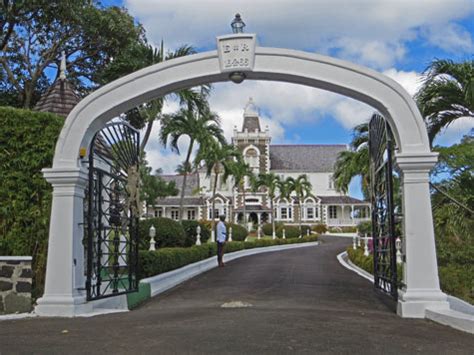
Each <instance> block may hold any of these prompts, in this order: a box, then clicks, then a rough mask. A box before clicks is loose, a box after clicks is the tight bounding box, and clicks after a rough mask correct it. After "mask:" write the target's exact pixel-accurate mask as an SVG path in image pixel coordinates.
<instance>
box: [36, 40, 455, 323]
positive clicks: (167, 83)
mask: <svg viewBox="0 0 474 355" xmlns="http://www.w3.org/2000/svg"><path fill="white" fill-rule="evenodd" d="M236 72H237V73H238V74H240V75H241V74H242V73H243V74H244V75H245V77H246V79H247V80H270V81H283V82H289V83H295V84H301V85H307V86H311V87H315V88H320V89H324V90H327V91H332V92H335V93H339V94H342V95H345V96H348V97H351V98H354V99H356V100H359V101H362V102H365V103H367V104H369V105H371V106H372V107H374V108H375V109H376V110H378V111H379V112H380V113H381V114H382V115H383V116H384V117H385V118H386V119H387V120H388V122H389V123H390V126H391V128H392V131H393V133H394V136H395V140H396V143H397V147H398V152H397V154H396V164H397V166H398V168H399V170H400V172H401V176H402V180H403V214H404V227H403V229H404V236H405V244H404V252H405V257H406V260H405V263H404V284H405V285H406V286H405V287H404V290H403V291H402V294H401V295H400V297H399V305H398V306H399V307H398V312H399V314H400V315H402V316H404V317H424V316H425V309H426V308H427V307H436V308H443V307H448V306H447V305H448V304H447V301H446V295H445V294H444V293H442V292H441V290H440V287H439V279H438V268H437V261H436V251H435V242H434V232H433V223H432V213H431V202H430V194H429V185H428V182H429V171H430V169H431V168H432V167H433V165H434V164H435V163H436V160H437V155H436V154H435V153H432V152H431V151H430V147H429V142H428V135H427V132H426V127H425V124H424V122H423V119H422V117H421V115H420V113H419V111H418V108H417V107H416V104H415V103H414V101H413V100H412V98H411V97H410V95H409V94H408V93H407V92H406V91H405V90H404V89H403V88H402V87H401V86H400V85H399V84H398V83H396V82H395V81H393V80H392V79H390V78H388V77H386V76H384V75H382V74H381V73H378V72H376V71H373V70H370V69H368V68H365V67H362V66H358V65H355V64H352V63H349V62H346V61H342V60H339V59H335V58H330V57H326V56H322V55H318V54H312V53H305V52H301V51H295V50H288V49H278V48H265V47H256V46H255V35H248V34H237V35H230V36H225V37H220V38H218V50H217V51H210V52H206V53H200V54H196V55H192V56H188V57H183V58H178V59H174V60H170V61H167V62H163V63H160V64H156V65H154V66H151V67H148V68H145V69H142V70H140V71H137V72H135V73H133V74H130V75H128V76H125V77H123V78H121V79H118V80H116V81H114V82H112V83H110V84H108V85H106V86H104V87H102V88H100V89H99V90H97V91H95V92H94V93H92V94H91V95H89V96H87V97H86V98H84V99H83V100H82V101H81V102H80V103H79V104H78V105H77V106H76V107H75V108H74V110H73V111H72V112H71V113H70V114H69V116H68V117H67V119H66V122H65V124H64V127H63V129H62V131H61V134H60V137H59V140H58V142H57V144H56V150H55V155H54V161H53V167H52V168H50V169H44V176H45V178H46V179H47V180H48V182H50V183H51V184H52V185H53V203H52V212H51V222H50V235H49V251H48V261H47V273H46V284H45V293H44V295H43V297H42V298H41V299H39V300H38V306H37V308H36V312H37V313H38V314H43V315H60V316H75V315H78V314H80V313H84V312H88V311H90V310H91V307H92V306H91V305H90V304H88V303H86V301H85V295H84V293H83V288H84V282H85V281H84V270H83V265H84V262H83V247H82V236H83V227H82V222H83V198H84V188H85V185H86V182H87V178H88V176H87V168H86V165H85V164H83V161H82V159H81V158H80V152H81V148H82V150H83V149H84V148H85V149H86V150H87V149H88V148H89V146H90V143H91V140H92V138H93V136H94V134H95V133H96V132H97V131H98V130H100V129H101V128H103V127H104V125H105V124H106V123H107V122H108V121H109V120H111V119H112V118H113V117H116V116H117V115H119V114H120V113H122V112H124V111H126V110H127V109H130V108H133V107H135V106H137V105H138V104H140V103H143V102H146V101H148V100H150V99H153V98H156V97H161V96H163V95H166V94H168V93H171V92H173V91H176V90H180V89H183V88H187V87H192V86H197V85H202V84H207V83H213V82H222V81H228V80H229V77H230V75H232V73H236Z"/></svg>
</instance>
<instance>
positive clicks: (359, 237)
mask: <svg viewBox="0 0 474 355" xmlns="http://www.w3.org/2000/svg"><path fill="white" fill-rule="evenodd" d="M361 239H362V237H361V236H360V235H357V247H358V248H360V246H361V242H360V240H361Z"/></svg>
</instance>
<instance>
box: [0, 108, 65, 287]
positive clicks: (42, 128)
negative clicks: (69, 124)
mask: <svg viewBox="0 0 474 355" xmlns="http://www.w3.org/2000/svg"><path fill="white" fill-rule="evenodd" d="M63 123H64V119H63V118H61V117H58V116H56V115H52V114H48V113H41V112H32V111H28V110H20V109H14V108H9V107H0V142H2V147H1V149H0V162H1V166H0V181H1V182H2V183H1V185H0V255H31V256H32V257H33V265H32V267H33V272H34V275H33V283H34V285H33V287H34V291H35V294H36V295H40V294H41V293H42V288H43V283H44V273H45V267H46V252H47V247H48V231H49V216H50V210H51V186H50V184H48V182H46V180H45V179H44V178H43V174H42V173H41V169H43V168H45V167H50V166H51V165H52V161H53V154H54V145H55V143H56V140H57V138H58V136H59V132H60V130H61V127H62V125H63Z"/></svg>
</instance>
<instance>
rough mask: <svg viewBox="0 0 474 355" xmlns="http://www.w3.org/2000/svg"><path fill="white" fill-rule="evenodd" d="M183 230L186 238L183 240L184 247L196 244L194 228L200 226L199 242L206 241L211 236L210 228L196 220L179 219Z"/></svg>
mask: <svg viewBox="0 0 474 355" xmlns="http://www.w3.org/2000/svg"><path fill="white" fill-rule="evenodd" d="M181 225H182V226H183V229H184V232H185V233H186V239H185V241H184V246H185V247H190V246H193V245H195V244H196V228H197V226H201V243H206V242H207V241H208V239H209V238H210V237H211V230H210V228H208V227H207V226H206V224H204V223H200V222H198V221H187V220H183V221H181Z"/></svg>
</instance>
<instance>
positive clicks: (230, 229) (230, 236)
mask: <svg viewBox="0 0 474 355" xmlns="http://www.w3.org/2000/svg"><path fill="white" fill-rule="evenodd" d="M231 241H232V227H229V242H231Z"/></svg>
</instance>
